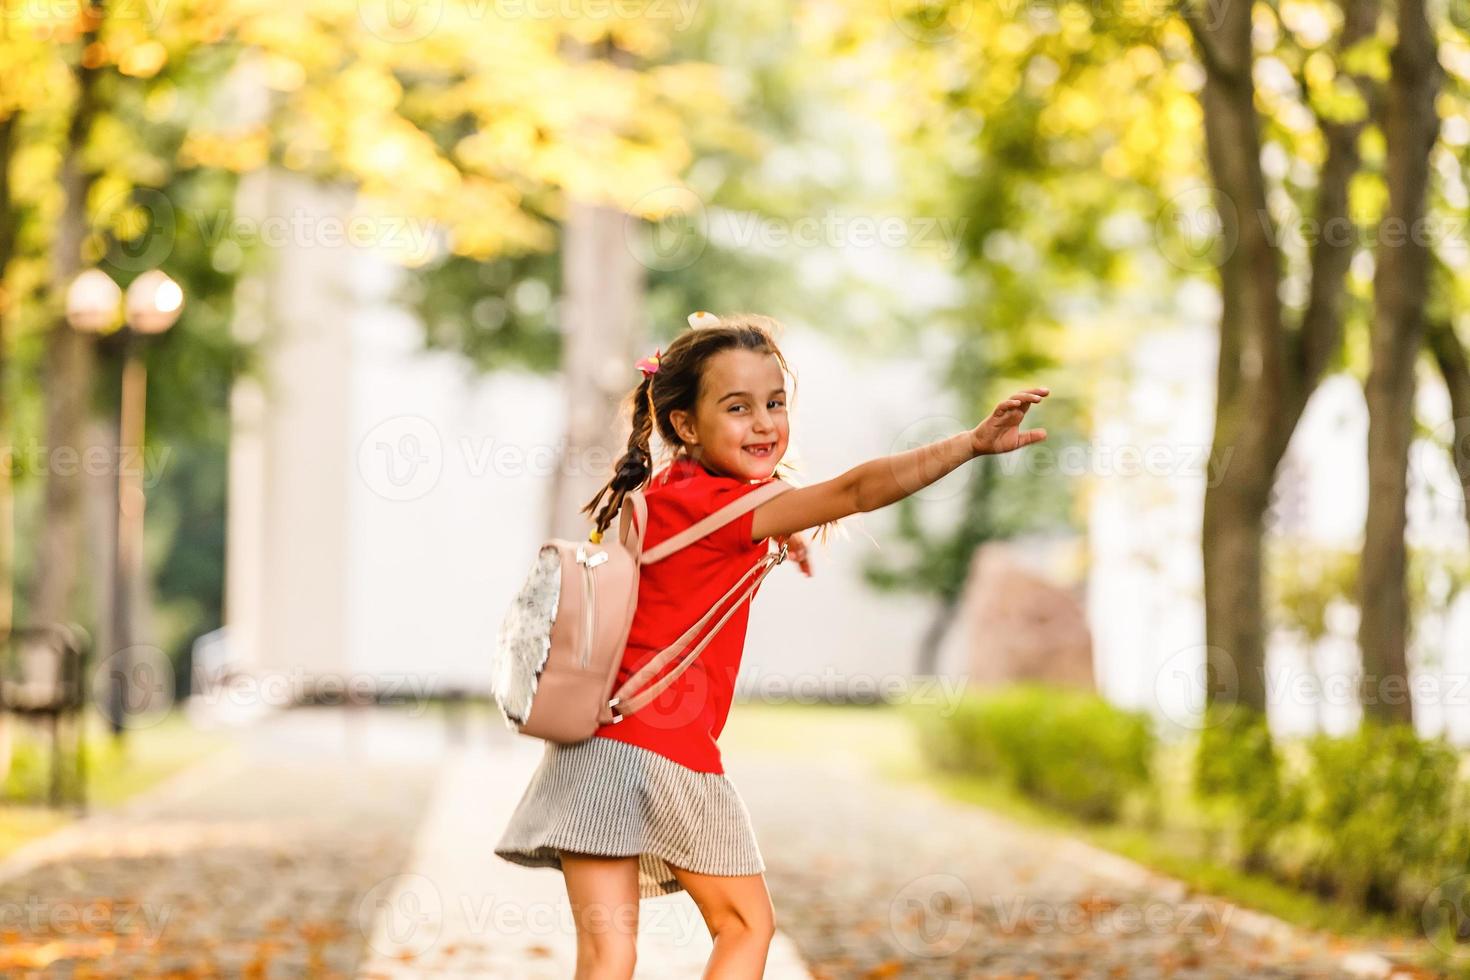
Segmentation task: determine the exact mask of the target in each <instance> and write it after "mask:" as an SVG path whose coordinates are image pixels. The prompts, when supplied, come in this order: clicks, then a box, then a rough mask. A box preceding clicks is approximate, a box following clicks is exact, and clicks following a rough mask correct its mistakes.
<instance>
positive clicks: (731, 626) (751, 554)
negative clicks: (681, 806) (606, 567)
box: [594, 456, 775, 773]
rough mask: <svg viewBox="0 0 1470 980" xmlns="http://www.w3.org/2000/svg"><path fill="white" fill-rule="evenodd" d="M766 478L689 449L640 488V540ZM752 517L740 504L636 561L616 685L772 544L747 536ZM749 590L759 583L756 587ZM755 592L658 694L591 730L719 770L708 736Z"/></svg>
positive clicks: (726, 706)
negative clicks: (745, 474) (717, 468)
mask: <svg viewBox="0 0 1470 980" xmlns="http://www.w3.org/2000/svg"><path fill="white" fill-rule="evenodd" d="M774 478H775V477H772V478H771V479H774ZM767 482H769V480H761V481H756V482H754V483H747V482H745V481H744V480H741V479H739V478H738V477H732V476H723V475H720V474H717V473H713V472H711V471H709V470H707V469H705V468H704V466H703V465H702V464H700V463H697V462H695V461H694V460H691V459H689V458H687V457H682V456H681V457H679V458H677V459H675V460H674V461H673V462H672V463H670V464H669V465H668V466H666V467H665V468H664V469H663V470H661V471H660V472H658V473H655V474H654V475H653V479H652V480H650V481H649V485H648V486H647V487H645V488H644V491H643V493H644V497H645V499H646V500H647V502H648V531H647V533H646V534H645V535H644V538H643V547H644V548H645V549H648V548H652V547H653V546H654V545H656V544H658V543H659V542H661V541H665V540H667V539H668V538H670V537H672V536H673V535H674V534H675V533H677V532H679V531H682V530H684V529H685V528H687V527H689V526H690V525H692V524H694V523H695V522H697V521H699V520H700V519H702V518H704V517H707V516H708V515H710V514H712V513H714V512H715V511H716V510H719V509H720V508H721V507H723V506H725V505H726V504H728V503H730V502H731V501H732V500H734V499H736V498H737V497H739V496H741V495H742V494H745V493H749V492H750V491H751V490H754V489H756V488H757V487H759V486H762V485H763V484H765V483H767ZM754 523H755V511H754V510H749V511H746V512H745V513H744V514H741V515H740V516H739V517H737V518H736V519H735V520H733V521H731V522H730V523H728V524H726V525H725V526H724V527H722V528H718V529H716V530H714V531H712V532H710V533H709V534H707V535H705V536H704V537H703V538H700V539H699V540H698V541H695V542H694V543H693V544H690V545H687V546H685V547H684V548H681V549H680V550H678V551H676V552H674V553H673V554H671V555H669V556H668V557H667V558H664V559H662V560H660V561H656V562H654V563H652V564H650V565H644V566H643V568H642V570H641V572H640V573H639V579H638V604H637V607H636V609H635V610H634V612H633V624H632V626H631V628H630V629H629V631H628V644H627V646H626V647H625V648H624V650H623V661H622V664H621V665H620V666H619V668H618V679H617V682H616V683H615V684H614V685H613V690H614V691H616V690H617V689H618V688H619V687H620V686H622V684H623V683H624V682H625V681H626V680H627V679H628V678H629V677H631V676H632V675H633V674H634V673H635V672H636V671H637V670H638V668H640V667H642V666H643V665H644V664H646V663H648V662H649V661H650V660H652V659H653V656H654V654H656V653H657V652H658V651H660V650H662V649H664V648H665V647H668V646H669V645H670V644H672V643H673V642H674V641H675V640H677V639H678V638H679V637H680V636H681V635H683V633H684V632H685V631H686V630H688V629H689V627H691V626H693V625H694V623H695V621H696V620H698V619H699V618H700V617H701V616H703V615H704V614H705V613H706V612H708V611H709V610H710V609H711V608H712V607H713V606H714V604H715V602H716V601H718V600H719V598H720V597H721V596H723V595H724V594H725V593H726V592H728V591H730V587H731V586H732V585H734V584H735V583H736V582H737V581H739V580H740V577H741V576H742V575H743V574H744V573H745V572H747V571H749V570H750V568H751V566H752V565H754V564H755V563H756V562H758V561H760V559H761V556H762V555H764V554H766V553H767V552H768V551H769V550H770V545H769V543H768V542H769V539H768V538H762V539H761V540H760V541H752V540H751V538H750V532H751V528H752V527H753V526H754ZM613 530H614V531H615V530H616V524H614V526H613ZM756 591H757V592H759V591H760V589H759V586H757V589H756ZM737 595H738V593H737ZM754 598H755V596H754V595H752V596H751V599H750V600H747V601H746V602H743V603H741V604H740V607H739V608H737V609H736V610H735V612H734V613H732V614H731V616H730V618H729V619H727V620H726V621H725V625H724V626H722V627H720V631H719V632H718V633H716V634H715V635H714V637H713V638H712V639H711V640H710V641H709V643H708V644H707V645H706V646H705V648H704V649H703V650H702V651H700V654H699V656H698V657H697V658H695V660H694V662H693V663H691V664H690V665H689V666H688V667H687V668H686V669H685V670H684V673H682V674H680V675H679V677H678V679H676V680H675V681H674V682H673V683H672V684H670V685H669V686H668V687H666V688H664V689H663V690H662V691H660V692H659V695H658V697H656V698H654V699H653V700H652V701H650V702H648V703H647V704H645V705H644V706H643V707H641V708H639V709H638V710H637V711H635V712H633V713H632V714H630V715H627V716H626V717H624V718H623V720H622V721H620V722H614V723H610V724H606V725H602V726H601V727H599V728H598V729H597V731H596V732H595V733H594V735H601V736H604V737H606V738H615V739H618V740H619V741H622V742H628V743H631V744H633V745H639V746H642V747H643V748H645V749H650V750H652V751H654V752H657V753H658V754H659V755H662V756H665V757H667V758H669V759H672V760H673V761H675V762H677V763H679V764H680V765H682V766H686V767H688V768H690V769H694V770H696V771H699V772H714V773H722V772H724V771H725V769H724V766H723V764H722V763H721V761H720V749H719V746H718V745H716V744H715V740H716V739H717V738H719V735H720V732H721V731H722V730H723V729H724V727H725V718H726V716H727V715H728V714H729V713H730V702H731V700H732V699H733V697H734V693H735V675H736V674H737V673H738V672H739V670H740V658H741V654H742V653H743V652H744V650H745V626H746V623H747V621H748V620H749V617H750V602H751V601H753V600H754ZM733 601H734V597H733V596H732V597H731V598H730V599H727V600H726V601H725V603H724V604H723V605H721V607H720V609H719V611H718V612H716V613H715V615H714V616H713V617H712V618H711V620H710V622H709V623H706V624H705V627H704V629H703V631H702V632H700V633H698V634H696V635H695V637H694V641H693V642H698V640H699V638H700V637H701V636H704V635H707V634H708V633H709V630H710V627H711V626H713V625H714V622H715V620H718V619H719V618H720V617H721V616H723V615H724V613H725V611H726V610H727V609H728V608H729V605H730V603H731V602H733ZM686 652H687V648H686ZM680 656H681V657H682V654H681V655H680ZM676 663H678V659H676V660H675V661H674V662H673V663H672V664H669V665H667V666H665V667H664V668H663V669H662V670H661V671H660V672H659V673H658V675H657V676H656V677H655V678H654V679H653V680H652V681H649V682H648V683H645V684H644V685H643V686H642V688H640V690H642V689H645V688H647V687H648V686H649V684H651V683H655V682H656V681H657V680H658V678H660V677H663V676H664V674H665V673H666V672H667V671H668V670H669V669H671V668H672V667H673V665H674V664H676ZM634 693H637V692H634Z"/></svg>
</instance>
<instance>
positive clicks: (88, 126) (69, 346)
mask: <svg viewBox="0 0 1470 980" xmlns="http://www.w3.org/2000/svg"><path fill="white" fill-rule="evenodd" d="M94 29H95V23H94ZM95 37H96V35H95V33H93V32H88V33H85V34H83V35H82V37H81V40H80V50H85V49H86V46H87V45H88V44H89V43H91V42H92V41H93V40H94V39H95ZM99 74H100V69H95V68H87V67H85V66H82V65H78V67H77V69H76V84H77V100H76V108H75V110H74V112H73V113H72V118H71V122H70V125H69V126H68V130H67V139H66V150H65V156H64V157H63V159H62V163H61V171H60V174H59V175H58V179H59V182H60V184H61V188H62V193H63V195H64V200H65V203H64V205H63V208H62V212H61V215H60V216H59V218H58V220H57V226H56V235H55V238H54V239H53V242H52V249H51V276H50V294H51V297H52V302H53V304H54V306H55V308H56V309H57V315H56V319H55V321H54V322H53V323H52V325H51V328H50V329H49V330H48V331H47V334H46V352H45V365H44V367H43V375H44V380H43V382H42V392H43V396H44V398H45V416H46V446H45V450H46V456H45V458H46V459H47V460H48V462H49V465H48V466H47V467H46V495H45V511H44V515H43V518H42V527H41V532H40V533H41V540H40V543H39V546H38V547H39V560H38V561H37V566H36V581H35V584H34V592H33V593H32V596H31V602H30V613H29V615H30V618H31V619H32V621H35V622H43V623H44V622H55V621H62V620H66V619H70V618H72V611H73V605H72V599H73V593H74V592H75V591H76V587H77V580H78V569H79V564H78V558H79V549H80V537H81V527H82V493H83V490H84V483H85V481H84V479H83V471H82V460H83V457H84V456H85V454H86V452H87V447H86V446H85V445H84V441H85V440H84V423H85V420H86V416H87V412H88V408H89V403H90V398H91V393H92V376H93V372H94V362H95V360H96V357H95V351H94V348H93V343H92V339H91V338H90V337H85V336H83V335H81V334H80V333H78V332H77V331H76V330H74V329H72V327H71V326H70V324H68V323H67V321H66V315H65V297H66V290H67V287H68V286H70V284H71V281H72V279H74V278H75V277H76V275H77V273H79V272H80V271H81V269H82V242H83V240H84V239H85V237H86V234H87V230H88V223H87V194H88V191H89V190H90V188H91V184H92V177H91V175H90V174H88V173H87V172H86V170H85V169H84V167H83V163H82V152H83V149H84V147H85V145H86V142H87V137H88V134H89V133H90V132H91V130H92V120H93V117H94V115H95V111H96V95H95V87H96V82H97V78H98V75H99Z"/></svg>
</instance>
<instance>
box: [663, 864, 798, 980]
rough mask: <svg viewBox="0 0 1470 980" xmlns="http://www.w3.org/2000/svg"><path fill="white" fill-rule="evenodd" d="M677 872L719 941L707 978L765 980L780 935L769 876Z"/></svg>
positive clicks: (711, 957) (710, 932) (707, 969)
mask: <svg viewBox="0 0 1470 980" xmlns="http://www.w3.org/2000/svg"><path fill="white" fill-rule="evenodd" d="M670 867H673V866H672V865H670ZM673 870H674V877H676V878H678V879H679V883H680V884H681V885H683V886H684V888H685V889H686V890H687V891H688V892H689V896H690V897H691V898H693V899H694V904H695V905H697V906H698V907H699V913H700V915H702V916H704V924H705V925H707V926H709V934H710V936H712V937H713V938H714V941H715V949H714V952H713V953H711V954H710V958H709V965H708V966H707V967H705V970H704V977H703V980H760V977H761V976H762V975H763V974H764V973H765V970H766V954H767V953H768V952H770V949H771V938H772V937H773V936H775V934H776V910H775V907H774V906H773V905H772V904H771V895H770V892H768V891H767V890H766V876H765V875H763V874H756V875H704V874H698V873H697V872H694V871H687V870H685V869H683V868H674V869H673Z"/></svg>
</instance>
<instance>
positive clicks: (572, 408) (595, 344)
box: [551, 202, 643, 541]
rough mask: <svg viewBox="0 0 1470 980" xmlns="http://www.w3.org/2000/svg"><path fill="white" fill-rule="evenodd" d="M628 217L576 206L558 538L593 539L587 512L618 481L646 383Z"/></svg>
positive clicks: (566, 273) (639, 275)
mask: <svg viewBox="0 0 1470 980" xmlns="http://www.w3.org/2000/svg"><path fill="white" fill-rule="evenodd" d="M627 221H628V216H627V215H626V214H625V213H623V212H622V211H619V210H617V209H615V208H608V207H604V206H601V205H594V204H585V203H580V202H574V203H573V204H571V206H570V208H569V214H568V218H567V224H566V233H565V236H564V239H563V244H562V254H563V266H562V268H563V281H564V283H565V290H566V301H565V303H564V304H563V306H562V316H563V321H562V323H563V332H562V337H563V340H564V344H565V346H564V348H563V352H562V369H563V377H564V382H563V384H564V390H565V392H566V397H567V427H566V438H565V443H564V446H563V457H562V460H561V462H560V464H559V465H558V466H557V470H556V474H555V484H554V485H555V505H554V507H553V508H552V514H551V519H552V522H553V524H552V534H553V535H556V536H559V537H565V538H569V539H571V540H573V541H577V540H581V539H583V538H585V537H587V532H588V531H589V530H590V529H591V527H592V522H591V518H589V517H588V516H587V515H585V514H581V513H579V511H580V510H581V508H582V507H583V505H585V504H586V503H587V501H589V500H591V499H592V497H593V495H595V494H596V493H597V491H598V490H599V489H600V488H601V487H602V485H603V484H604V483H606V482H607V481H608V480H609V479H611V477H612V474H613V467H614V466H615V465H616V464H617V461H618V459H619V458H620V457H621V456H622V455H623V452H624V447H625V445H626V443H627V440H628V430H627V427H626V425H625V424H624V421H625V420H623V419H622V418H621V417H620V416H619V415H618V409H619V405H620V403H621V401H622V399H623V398H624V397H625V396H626V395H627V394H628V391H629V390H630V389H632V387H633V385H634V384H635V383H636V382H637V381H638V380H640V379H639V376H638V372H637V371H636V370H634V368H633V362H634V361H636V360H637V356H638V355H637V354H636V353H635V349H636V344H637V338H638V337H639V336H641V334H642V327H643V267H642V266H640V265H639V264H638V261H637V259H636V258H635V257H634V255H633V253H632V251H631V250H630V249H629V248H628V247H627V241H626V239H625V237H624V235H625V234H626V229H625V225H626V222H627Z"/></svg>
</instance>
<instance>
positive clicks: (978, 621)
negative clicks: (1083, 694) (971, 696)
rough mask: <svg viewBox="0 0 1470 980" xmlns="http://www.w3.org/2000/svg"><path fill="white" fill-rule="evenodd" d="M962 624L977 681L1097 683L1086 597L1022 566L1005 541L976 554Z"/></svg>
mask: <svg viewBox="0 0 1470 980" xmlns="http://www.w3.org/2000/svg"><path fill="white" fill-rule="evenodd" d="M960 625H961V627H962V629H963V630H964V633H965V636H966V647H967V651H966V652H967V655H968V666H969V682H970V683H971V684H975V685H980V686H985V685H995V684H1005V683H1010V682H1012V681H1021V680H1031V681H1044V682H1047V683H1052V684H1061V685H1067V686H1073V687H1082V688H1086V689H1088V690H1095V689H1096V682H1095V680H1094V676H1093V669H1092V633H1091V631H1090V630H1089V629H1088V627H1087V618H1086V615H1085V613H1084V612H1083V608H1082V605H1081V603H1080V602H1078V600H1077V598H1076V597H1075V596H1074V595H1073V594H1072V593H1071V592H1069V591H1068V590H1067V589H1064V588H1062V587H1060V586H1058V585H1056V584H1054V583H1052V582H1050V581H1048V580H1047V579H1046V578H1044V577H1042V576H1041V575H1040V574H1038V573H1036V572H1033V571H1030V570H1028V569H1026V568H1025V567H1023V566H1022V565H1021V564H1020V563H1019V562H1018V561H1017V560H1016V559H1015V558H1013V557H1012V556H1011V553H1010V551H1009V549H1008V547H1007V546H1006V545H1004V544H1001V543H995V544H988V545H985V546H983V547H981V548H980V549H978V550H977V551H976V552H975V557H974V559H973V561H972V562H971V566H970V580H969V583H968V585H967V586H966V589H965V596H964V599H963V600H962V604H961V608H960Z"/></svg>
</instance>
